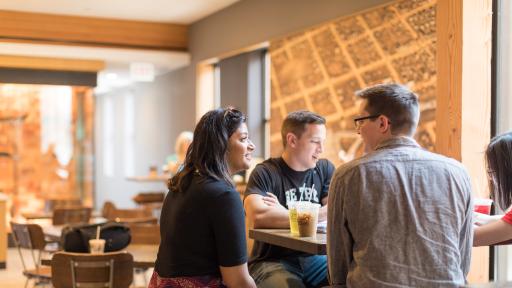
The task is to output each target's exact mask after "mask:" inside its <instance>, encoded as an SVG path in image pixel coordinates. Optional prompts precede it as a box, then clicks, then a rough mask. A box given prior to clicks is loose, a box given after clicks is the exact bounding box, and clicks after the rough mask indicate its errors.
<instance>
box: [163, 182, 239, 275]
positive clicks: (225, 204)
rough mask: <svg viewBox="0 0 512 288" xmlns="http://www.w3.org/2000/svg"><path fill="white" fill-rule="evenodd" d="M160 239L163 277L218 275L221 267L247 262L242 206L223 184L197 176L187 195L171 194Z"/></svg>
mask: <svg viewBox="0 0 512 288" xmlns="http://www.w3.org/2000/svg"><path fill="white" fill-rule="evenodd" d="M160 235H161V238H162V240H161V242H160V247H159V249H158V257H157V260H156V265H155V270H156V272H157V273H158V275H159V276H160V277H179V276H200V275H220V270H219V266H224V267H231V266H237V265H241V264H243V263H246V262H247V250H246V249H247V248H246V240H245V220H244V210H243V206H242V201H241V200H240V195H239V193H238V192H237V191H236V190H235V189H234V188H233V187H232V185H231V184H228V183H227V182H225V181H220V180H215V179H213V178H211V177H205V176H202V175H200V174H199V173H195V174H194V175H193V176H192V180H191V182H190V185H189V186H188V187H187V188H186V189H185V190H184V191H181V192H172V191H169V193H168V194H167V196H166V197H165V200H164V204H163V207H162V213H161V215H160Z"/></svg>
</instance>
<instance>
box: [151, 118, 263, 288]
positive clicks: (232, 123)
mask: <svg viewBox="0 0 512 288" xmlns="http://www.w3.org/2000/svg"><path fill="white" fill-rule="evenodd" d="M245 122H246V117H245V115H244V114H243V113H242V112H240V111H238V110H235V109H233V108H226V109H216V110H212V111H209V112H207V113H206V114H205V115H204V116H203V117H202V118H201V120H200V121H199V123H198V124H197V126H196V128H195V130H194V137H193V141H192V144H191V145H190V147H189V148H188V151H187V156H186V159H185V163H184V165H183V169H182V170H181V171H180V172H179V173H178V174H176V175H175V176H174V177H173V178H172V179H171V180H170V181H169V193H168V195H167V197H166V198H165V200H164V204H163V207H162V213H161V216H160V234H161V239H162V240H161V242H160V248H159V249H158V257H157V260H156V265H155V271H154V273H153V276H152V278H151V281H150V284H149V287H151V288H163V287H226V286H227V287H256V285H255V284H254V281H253V279H252V278H251V276H250V275H249V272H248V269H247V248H246V239H245V221H244V210H243V206H242V202H241V200H240V195H239V193H238V192H237V191H236V190H235V187H234V185H233V182H232V180H231V176H232V175H233V174H235V173H237V172H239V171H242V170H245V169H247V168H249V166H250V164H251V160H252V156H251V154H252V152H253V151H254V148H255V147H254V144H253V143H252V142H251V140H250V139H249V133H248V130H247V125H246V123H245Z"/></svg>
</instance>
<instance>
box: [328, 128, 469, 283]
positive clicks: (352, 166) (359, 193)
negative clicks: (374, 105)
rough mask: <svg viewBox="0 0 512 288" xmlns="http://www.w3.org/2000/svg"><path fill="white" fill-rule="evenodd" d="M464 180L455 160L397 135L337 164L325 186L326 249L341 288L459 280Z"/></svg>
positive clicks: (463, 264) (464, 268) (465, 220)
mask: <svg viewBox="0 0 512 288" xmlns="http://www.w3.org/2000/svg"><path fill="white" fill-rule="evenodd" d="M472 214H473V206H472V200H471V184H470V178H469V176H468V174H467V172H466V170H465V169H464V167H463V166H462V165H461V164H460V163H459V162H457V161H455V160H453V159H450V158H447V157H444V156H441V155H438V154H434V153H431V152H428V151H426V150H423V149H422V148H421V147H420V146H419V145H418V144H417V143H416V142H415V141H414V140H413V139H411V138H408V137H395V138H392V139H390V140H387V141H384V142H383V143H381V144H380V145H379V146H378V147H377V149H376V151H374V152H372V153H369V154H367V155H365V156H363V157H361V158H359V159H356V160H354V161H352V162H349V163H347V164H345V165H342V166H340V167H339V168H338V169H337V170H336V172H335V174H334V176H333V178H332V181H331V187H330V189H329V205H328V225H327V254H328V259H329V264H328V265H329V273H330V280H331V284H333V285H339V286H341V287H344V286H348V287H451V286H459V285H464V283H465V278H466V276H467V273H468V271H469V265H470V260H471V246H472V244H473V233H472Z"/></svg>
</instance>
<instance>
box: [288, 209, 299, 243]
mask: <svg viewBox="0 0 512 288" xmlns="http://www.w3.org/2000/svg"><path fill="white" fill-rule="evenodd" d="M297 203H299V202H290V203H289V204H288V215H289V217H290V233H291V234H292V235H293V236H299V226H298V224H297Z"/></svg>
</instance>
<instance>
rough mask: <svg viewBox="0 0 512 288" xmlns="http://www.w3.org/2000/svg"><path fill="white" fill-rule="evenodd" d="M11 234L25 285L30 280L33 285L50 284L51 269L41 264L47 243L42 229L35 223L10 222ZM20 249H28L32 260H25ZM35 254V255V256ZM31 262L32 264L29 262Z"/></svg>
mask: <svg viewBox="0 0 512 288" xmlns="http://www.w3.org/2000/svg"><path fill="white" fill-rule="evenodd" d="M10 224H11V230H12V236H13V240H14V244H15V245H16V248H18V252H19V254H20V259H21V264H22V266H23V275H24V276H25V277H27V280H26V281H25V287H27V285H28V282H29V281H30V280H35V282H34V286H35V285H46V284H50V280H51V278H52V270H51V268H50V267H48V266H42V265H41V255H42V254H43V252H44V251H45V248H46V245H47V244H48V243H49V242H48V241H46V240H45V238H44V233H43V229H42V228H41V226H39V225H37V224H21V223H14V222H11V223H10ZM22 249H26V250H30V255H31V256H32V257H31V258H32V261H27V259H25V257H24V256H23V252H22ZM36 254H37V256H36ZM30 262H32V264H30Z"/></svg>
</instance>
